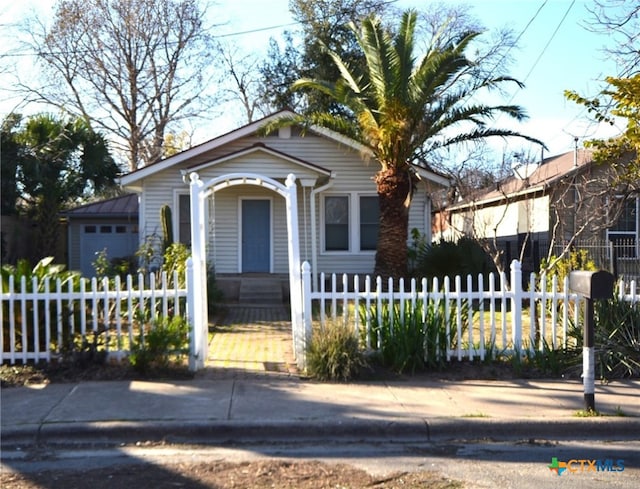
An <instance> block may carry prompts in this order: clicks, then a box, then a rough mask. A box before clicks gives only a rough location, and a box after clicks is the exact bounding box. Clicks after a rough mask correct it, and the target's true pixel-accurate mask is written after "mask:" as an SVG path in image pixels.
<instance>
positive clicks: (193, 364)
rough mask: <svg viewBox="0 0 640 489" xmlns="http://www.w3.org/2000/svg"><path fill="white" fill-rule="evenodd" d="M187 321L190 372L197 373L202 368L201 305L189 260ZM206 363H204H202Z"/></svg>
mask: <svg viewBox="0 0 640 489" xmlns="http://www.w3.org/2000/svg"><path fill="white" fill-rule="evenodd" d="M186 273H187V320H188V321H189V330H190V331H189V370H190V371H191V372H195V371H196V370H198V368H200V365H199V364H200V363H201V361H200V356H202V346H201V345H200V342H201V340H202V336H201V335H200V334H199V331H198V326H197V323H196V318H197V310H198V307H200V306H199V304H197V302H198V301H197V300H196V297H197V295H196V294H194V292H195V291H196V290H197V289H196V283H195V274H194V273H193V259H192V258H188V259H187V270H186ZM202 363H204V362H202Z"/></svg>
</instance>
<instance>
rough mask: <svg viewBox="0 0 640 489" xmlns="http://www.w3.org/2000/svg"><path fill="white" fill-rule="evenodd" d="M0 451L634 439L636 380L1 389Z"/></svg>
mask: <svg viewBox="0 0 640 489" xmlns="http://www.w3.org/2000/svg"><path fill="white" fill-rule="evenodd" d="M1 395H2V444H3V447H4V448H7V447H11V446H17V445H21V444H22V445H27V444H29V445H30V444H33V443H60V444H68V443H80V442H90V443H109V444H112V443H131V442H137V441H166V442H185V443H189V442H190V443H226V442H242V441H249V440H252V441H277V440H289V441H291V440H292V439H295V440H303V439H327V440H335V439H339V438H340V437H350V438H351V439H362V440H364V439H381V440H387V441H393V440H420V441H436V440H454V439H458V440H460V439H467V440H468V439H486V438H493V439H527V440H528V439H573V440H577V439H589V438H591V439H602V440H629V439H633V440H640V381H638V380H634V381H624V382H612V383H610V384H607V385H597V386H596V395H595V399H596V408H597V409H598V411H599V412H600V413H601V416H598V417H587V418H585V417H578V416H576V413H577V412H578V411H579V410H581V409H583V407H584V400H583V389H582V384H581V383H579V382H576V381H562V382H560V381H548V380H536V381H533V380H517V381H463V382H445V381H423V380H420V381H412V380H407V381H397V382H382V381H378V382H366V383H349V384H335V383H318V382H313V381H305V380H301V379H297V378H294V377H289V378H287V377H282V376H281V377H277V376H274V377H268V376H265V377H262V378H260V377H256V378H247V379H214V380H208V379H197V380H190V381H176V382H173V381H172V382H143V381H115V382H83V383H77V384H49V385H42V386H34V387H18V388H6V389H2V394H1Z"/></svg>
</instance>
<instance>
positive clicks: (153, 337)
mask: <svg viewBox="0 0 640 489" xmlns="http://www.w3.org/2000/svg"><path fill="white" fill-rule="evenodd" d="M144 329H146V331H144V332H141V333H140V336H139V337H138V338H137V339H136V340H134V342H133V344H132V345H131V354H130V355H129V363H131V365H132V366H133V368H135V369H136V370H138V371H140V372H146V371H148V370H150V369H152V368H166V367H168V366H169V365H170V363H171V360H172V359H175V360H180V358H181V357H182V356H183V355H186V354H187V353H188V352H189V324H188V323H187V321H186V319H184V318H182V317H179V316H174V317H172V318H156V319H155V320H154V321H153V322H152V324H151V326H150V327H149V328H144Z"/></svg>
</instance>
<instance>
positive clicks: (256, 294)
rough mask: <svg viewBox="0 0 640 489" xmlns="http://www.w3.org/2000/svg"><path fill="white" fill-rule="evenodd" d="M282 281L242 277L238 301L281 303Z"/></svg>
mask: <svg viewBox="0 0 640 489" xmlns="http://www.w3.org/2000/svg"><path fill="white" fill-rule="evenodd" d="M282 301H283V294H282V282H281V281H280V280H275V279H270V278H263V277H257V278H247V277H243V278H242V280H241V282H240V293H239V298H238V302H240V303H249V304H274V305H276V304H282Z"/></svg>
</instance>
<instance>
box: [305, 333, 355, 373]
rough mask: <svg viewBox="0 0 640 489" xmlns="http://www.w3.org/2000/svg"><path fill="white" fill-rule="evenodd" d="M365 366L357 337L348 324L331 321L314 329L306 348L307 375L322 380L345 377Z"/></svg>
mask: <svg viewBox="0 0 640 489" xmlns="http://www.w3.org/2000/svg"><path fill="white" fill-rule="evenodd" d="M366 367H367V361H366V359H365V356H364V352H363V351H362V349H361V348H360V343H359V341H358V337H357V335H356V334H355V332H354V331H352V330H351V329H350V328H349V327H348V326H347V325H345V324H343V323H341V322H339V321H333V322H327V324H325V325H324V326H322V327H319V328H316V329H315V330H314V332H313V335H312V337H311V342H310V343H309V346H308V348H307V371H308V374H309V376H311V377H312V378H315V379H318V380H322V381H326V380H330V381H335V380H341V381H348V380H350V379H352V378H354V377H357V376H358V374H359V373H360V372H361V371H362V370H363V369H364V368H366Z"/></svg>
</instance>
